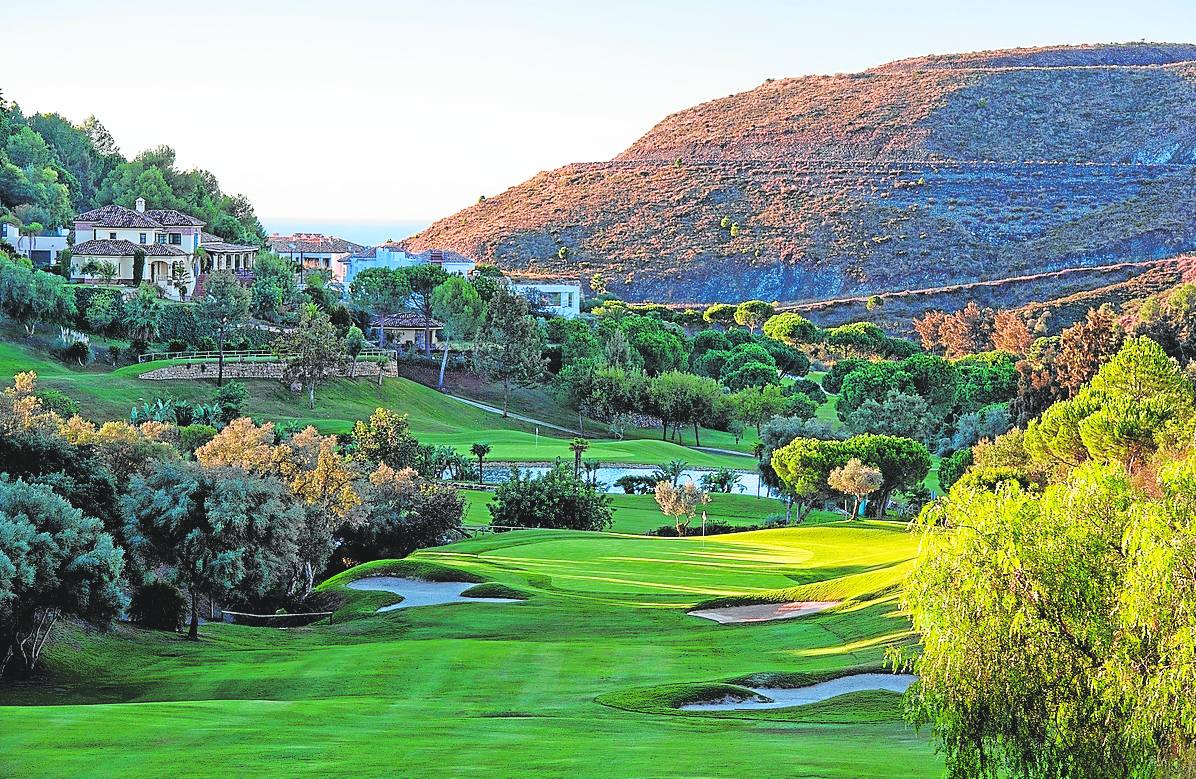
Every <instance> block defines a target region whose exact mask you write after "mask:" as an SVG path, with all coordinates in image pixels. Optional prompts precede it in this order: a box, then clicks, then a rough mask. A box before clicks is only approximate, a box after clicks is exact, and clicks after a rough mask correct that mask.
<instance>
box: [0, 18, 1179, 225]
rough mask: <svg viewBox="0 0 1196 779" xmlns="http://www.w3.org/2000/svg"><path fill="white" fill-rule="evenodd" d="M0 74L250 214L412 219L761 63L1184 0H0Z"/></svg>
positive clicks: (1108, 28)
mask: <svg viewBox="0 0 1196 779" xmlns="http://www.w3.org/2000/svg"><path fill="white" fill-rule="evenodd" d="M4 17H5V19H6V21H7V23H6V25H5V26H6V28H7V29H6V31H5V34H4V38H3V45H0V73H3V76H2V77H0V87H2V88H3V90H4V95H5V97H7V98H9V99H13V100H16V101H18V102H19V103H20V104H21V105H22V107H23V108H24V109H25V110H26V111H29V112H33V111H40V110H56V111H59V112H61V113H63V114H65V115H66V116H68V117H70V118H72V119H75V120H82V119H83V118H85V117H86V116H87V115H88V114H92V113H94V114H96V115H97V116H98V117H99V118H100V119H101V120H102V121H103V122H104V123H105V124H106V125H107V126H108V128H109V129H110V130H111V131H112V133H113V134H114V135H115V136H116V139H117V141H118V142H119V143H120V145H121V147H122V149H123V150H124V151H125V153H126V154H130V155H131V154H132V153H135V152H136V151H138V150H140V149H142V148H144V147H146V146H149V145H153V144H156V143H169V144H171V145H173V146H174V147H175V148H176V149H177V151H178V153H179V159H180V161H181V162H182V163H183V164H184V165H188V166H191V165H197V166H202V167H206V168H209V169H211V170H212V171H213V172H215V173H216V174H217V176H219V178H220V180H221V182H222V183H223V184H224V185H225V187H226V189H229V190H231V191H238V192H244V193H245V194H247V195H248V196H249V197H250V198H251V199H252V200H253V202H254V203H255V204H256V205H257V208H258V212H259V214H260V215H261V216H262V217H263V219H264V220H265V221H266V222H267V225H268V226H269V222H270V220H271V219H275V220H279V221H281V220H284V219H285V220H291V221H294V220H301V221H303V222H304V223H307V224H311V225H312V226H313V227H316V226H318V224H319V223H320V221H321V220H327V221H328V222H336V223H339V224H343V223H345V222H346V221H349V220H353V219H365V220H373V221H378V220H391V219H393V220H405V219H432V218H436V217H440V216H444V215H447V214H449V213H451V212H453V211H455V210H457V209H458V208H460V207H462V206H465V205H468V204H469V203H471V202H473V201H475V200H476V199H477V196H478V195H479V194H483V193H484V194H494V193H496V192H500V191H502V190H503V189H505V188H507V187H509V186H511V185H514V184H516V183H518V182H520V181H523V180H524V179H526V178H528V177H530V176H532V175H533V174H535V173H536V172H538V171H540V170H544V169H549V168H553V167H556V166H558V165H561V164H564V163H567V162H573V161H581V160H601V159H607V158H609V157H611V156H613V155H614V154H617V153H618V152H619V151H620V150H622V149H623V148H625V147H626V146H628V145H629V144H630V143H631V142H632V141H634V140H635V139H636V138H638V137H639V136H640V135H642V134H643V133H644V132H645V131H647V130H648V129H649V128H650V127H651V126H652V125H653V124H654V123H656V122H657V121H659V120H660V119H661V118H663V117H664V116H665V115H666V114H668V113H670V112H672V111H675V110H678V109H680V108H684V107H686V106H689V105H692V104H694V103H698V102H702V101H704V100H709V99H712V98H716V97H721V96H724V95H727V94H730V93H732V92H739V91H743V90H747V89H751V88H752V87H754V86H756V85H758V84H760V83H761V82H762V81H764V79H766V78H777V77H784V76H798V75H804V74H810V73H836V72H845V71H855V70H861V69H864V68H867V67H870V66H873V65H876V64H879V63H882V62H887V61H889V60H892V59H897V58H900V57H907V56H915V55H920V54H927V53H945V52H953V51H972V50H977V49H987V48H1006V47H1012V46H1031V45H1038V44H1049V43H1083V42H1109V41H1127V40H1138V39H1148V40H1154V41H1180V42H1192V41H1196V7H1193V4H1192V2H1191V0H1188V2H1150V1H1149V0H1144V1H1141V2H1133V3H1129V2H1122V3H1112V2H1099V1H1098V0H1093V1H1092V2H1054V3H1053V2H1044V1H1041V0H1040V1H1039V2H1021V1H1018V0H1015V1H1012V2H999V3H997V2H980V3H965V2H916V1H915V0H905V2H868V1H867V0H856V2H828V3H817V2H765V1H764V0H756V1H752V0H747V1H746V2H745V1H744V0H739V1H735V0H724V1H723V2H705V1H704V0H697V1H695V0H690V1H689V2H680V1H678V2H671V1H669V2H644V3H636V2H624V1H622V0H605V1H604V2H593V3H588V2H587V3H576V2H575V3H569V2H547V1H544V2H539V1H536V0H528V1H526V2H520V1H519V0H513V1H512V2H470V1H469V0H429V1H425V2H401V1H400V2H376V1H374V0H338V1H337V2H330V1H329V0H322V2H307V1H306V0H298V1H294V0H288V1H287V2H283V1H281V0H265V1H256V0H205V1H203V2H200V1H198V0H191V1H190V2H173V0H157V1H156V2H152V3H140V2H105V1H104V0H45V1H44V2H41V3H37V4H25V5H24V6H23V11H22V13H21V15H20V18H19V20H18V19H17V18H15V17H14V16H13V14H5V15H4Z"/></svg>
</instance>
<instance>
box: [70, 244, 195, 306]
mask: <svg viewBox="0 0 1196 779" xmlns="http://www.w3.org/2000/svg"><path fill="white" fill-rule="evenodd" d="M92 260H94V261H96V262H110V263H112V265H113V266H115V267H116V275H115V276H113V277H112V281H113V283H115V284H121V283H124V284H132V283H133V258H132V257H101V256H96V255H86V256H81V255H78V254H76V255H74V256H73V257H71V278H72V279H74V280H81V281H91V282H97V283H100V282H103V279H102V278H101V277H100V276H96V275H87V274H85V273H84V272H83V266H84V265H86V264H87V263H88V262H91V261H92ZM173 262H182V263H184V264H185V265H186V266H187V268H188V270H189V271H190V280H189V282H188V284H187V295H188V297H190V295H191V294H192V293H193V292H194V291H195V282H196V269H195V267H194V263H193V261H192V258H191V257H184V256H178V257H146V258H145V273H144V277H143V279H144V280H145V281H149V282H153V283H154V284H157V285H158V287H160V288H161V289H162V291H163V292H165V293H166V297H168V298H170V299H171V300H178V297H179V294H178V290H177V289H175V287H174V286H173V285H172V284H171V283H170V266H171V263H173Z"/></svg>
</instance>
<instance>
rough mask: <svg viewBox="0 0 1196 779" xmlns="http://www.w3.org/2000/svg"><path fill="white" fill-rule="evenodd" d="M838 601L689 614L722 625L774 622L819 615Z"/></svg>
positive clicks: (757, 605) (728, 608)
mask: <svg viewBox="0 0 1196 779" xmlns="http://www.w3.org/2000/svg"><path fill="white" fill-rule="evenodd" d="M840 603H842V601H837V600H808V601H790V602H788V603H754V604H752V605H750V606H724V607H723V608H717V609H697V610H695V611H691V612H689V613H690V614H692V615H693V616H695V617H701V618H702V619H709V620H712V621H714V622H717V623H718V624H720V625H733V624H741V623H744V622H772V621H773V620H778V619H794V618H796V617H805V616H808V615H810V614H817V613H818V612H820V611H826V610H827V609H830V608H834V607H835V606H838V605H839V604H840Z"/></svg>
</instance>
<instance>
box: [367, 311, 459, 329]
mask: <svg viewBox="0 0 1196 779" xmlns="http://www.w3.org/2000/svg"><path fill="white" fill-rule="evenodd" d="M382 319H383V317H377V316H376V317H374V318H373V319H371V320H370V327H377V326H378V323H379V322H381V321H382ZM385 319H386V324H385V325H384V326H385V327H402V328H428V327H430V328H433V329H436V328H439V327H444V325H443V324H442V323H441V322H438V321H437V320H435V319H429V318H427V317H425V316H424V315H423V314H420V313H418V312H415V311H403V312H401V313H398V314H390V315H388V316H386V317H385Z"/></svg>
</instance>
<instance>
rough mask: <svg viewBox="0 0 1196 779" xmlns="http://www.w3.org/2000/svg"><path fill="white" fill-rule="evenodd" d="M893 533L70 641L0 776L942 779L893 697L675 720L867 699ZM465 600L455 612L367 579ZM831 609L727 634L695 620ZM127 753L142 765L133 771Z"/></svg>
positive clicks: (433, 567) (528, 553) (904, 538)
mask: <svg viewBox="0 0 1196 779" xmlns="http://www.w3.org/2000/svg"><path fill="white" fill-rule="evenodd" d="M915 547H916V538H915V537H914V536H912V535H911V534H909V533H908V532H907V531H906V530H905V528H904V527H903V526H900V525H897V524H894V523H877V522H845V521H840V522H826V523H823V524H819V525H817V526H812V527H797V528H785V529H776V530H764V531H754V532H744V533H735V534H730V535H722V536H713V537H708V538H706V539H701V538H682V539H677V538H647V537H642V536H632V535H623V534H618V533H587V532H572V531H548V530H538V531H537V530H529V531H517V532H511V533H505V534H495V535H491V534H487V535H484V536H479V537H476V538H474V539H471V540H467V541H462V542H460V543H456V544H452V545H449V546H443V547H438V548H434V549H427V550H423V551H421V552H418V553H416V554H415V555H413V556H412V557H411V558H408V560H405V561H398V562H396V561H379V562H375V563H367V564H365V565H362V566H359V567H358V568H355V569H351V570H349V571H347V572H345V573H343V574H340V575H339V576H337V577H334V578H333V579H331V580H329V581H328V582H325V583H324V584H323V585H322V586H321V588H320V589H319V590H318V598H319V599H321V600H322V601H323V602H324V603H325V604H327V605H328V607H329V608H332V609H335V614H334V615H333V616H332V617H331V618H330V619H329V620H328V621H327V622H323V623H319V624H316V625H313V626H310V627H306V628H297V629H291V630H276V629H271V628H255V627H247V626H241V625H226V624H207V625H204V626H203V627H202V629H201V640H200V641H199V642H188V641H186V640H184V639H183V638H182V637H180V636H177V635H175V634H171V633H161V632H151V631H145V630H140V629H135V628H132V627H129V626H127V625H121V626H120V627H119V628H117V629H116V630H115V631H114V632H111V633H107V634H101V633H95V632H92V631H84V630H82V629H81V628H79V627H77V626H72V625H67V626H64V627H63V628H62V629H61V630H60V631H59V633H58V636H57V639H58V640H57V641H55V643H54V644H53V646H52V647H51V648H50V649H48V650H47V653H46V663H45V666H46V670H45V672H44V674H43V675H42V676H41V678H39V679H37V680H36V681H35V682H32V683H29V684H27V685H23V686H18V687H10V688H6V689H5V691H4V692H3V696H2V697H0V776H84V775H86V776H98V775H103V776H121V777H139V776H145V777H157V776H165V775H176V776H182V775H186V776H196V775H200V776H236V777H244V776H259V775H267V774H269V775H286V776H332V775H337V776H420V777H460V776H544V777H557V776H568V777H590V776H619V777H630V776H652V777H696V776H819V777H861V776H886V777H914V776H918V777H922V776H935V775H938V774H939V773H940V772H941V764H940V762H939V760H938V758H937V757H936V756H935V755H934V754H933V751H932V748H931V745H930V743H929V740H928V734H926V733H925V732H923V733H921V734H919V733H916V732H914V731H913V730H911V729H910V727H909V726H907V725H906V724H904V723H903V722H902V721H901V717H900V711H901V696H900V694H899V693H896V692H882V691H861V692H852V693H849V694H846V695H841V696H837V697H833V698H830V699H829V700H824V701H820V702H817V703H813V704H810V705H807V706H798V707H792V708H782V709H763V710H755V711H717V712H705V711H683V710H681V709H680V706H682V705H684V704H686V703H692V702H696V701H700V700H711V699H717V698H718V697H719V695H718V692H719V690H721V689H729V690H735V691H740V692H741V691H742V689H743V687H744V686H747V685H750V686H753V687H756V688H776V687H803V686H807V685H810V684H816V683H818V682H821V681H826V680H828V679H832V678H836V677H840V676H847V675H849V674H854V673H877V672H880V673H884V672H887V671H886V669H885V668H884V653H885V650H886V648H887V647H888V646H891V645H892V644H894V643H898V642H904V641H909V640H911V636H910V633H909V623H908V622H907V621H906V619H905V618H904V617H903V616H901V615H900V613H899V611H898V606H897V595H896V591H895V590H896V587H897V585H898V584H899V583H900V581H901V580H902V578H903V577H904V575H905V574H906V572H907V570H908V567H909V565H910V561H911V559H912V557H913V555H914V553H915ZM387 576H390V577H407V578H415V579H424V580H430V581H459V582H470V583H474V584H475V585H476V587H475V589H473V590H466V595H468V596H474V597H485V598H513V599H518V600H519V601H520V602H514V603H511V602H491V603H486V602H457V603H449V604H442V605H430V606H420V607H412V608H403V609H397V610H392V611H387V612H384V613H377V609H379V608H381V607H383V606H386V605H389V604H392V603H395V602H396V600H397V598H398V597H400V596H398V595H396V594H394V593H390V592H381V591H377V590H358V589H354V588H352V587H349V586H348V585H349V583H351V582H353V581H355V580H357V579H360V578H366V577H387ZM792 601H837V602H841V603H840V605H839V606H837V607H836V608H834V609H832V610H828V611H826V612H824V613H816V614H811V615H809V616H803V617H801V618H796V619H787V620H780V621H773V622H761V623H751V624H727V625H720V624H716V623H714V622H711V621H709V620H704V619H698V618H695V617H693V616H690V615H689V614H688V611H689V610H690V609H693V608H694V607H696V606H699V605H702V604H707V605H709V604H717V605H736V604H747V603H753V602H792ZM133 746H135V747H136V748H133Z"/></svg>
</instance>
